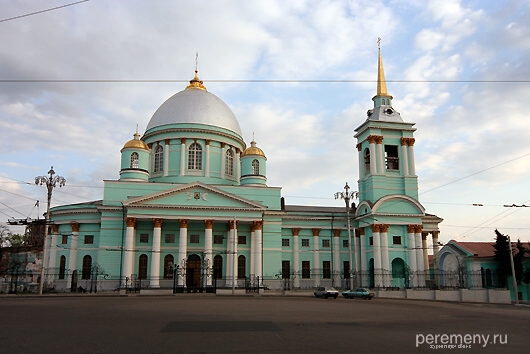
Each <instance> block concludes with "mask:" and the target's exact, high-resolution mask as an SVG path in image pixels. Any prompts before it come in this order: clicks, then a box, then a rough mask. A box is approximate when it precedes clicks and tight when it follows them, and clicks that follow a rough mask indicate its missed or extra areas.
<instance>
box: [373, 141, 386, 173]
mask: <svg viewBox="0 0 530 354" xmlns="http://www.w3.org/2000/svg"><path fill="white" fill-rule="evenodd" d="M375 149H376V151H377V172H378V173H385V155H384V153H383V137H382V136H377V138H376V144H375Z"/></svg>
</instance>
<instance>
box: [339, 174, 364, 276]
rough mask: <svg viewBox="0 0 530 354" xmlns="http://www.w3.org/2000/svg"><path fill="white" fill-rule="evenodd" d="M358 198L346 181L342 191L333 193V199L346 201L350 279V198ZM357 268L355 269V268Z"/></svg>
mask: <svg viewBox="0 0 530 354" xmlns="http://www.w3.org/2000/svg"><path fill="white" fill-rule="evenodd" d="M358 198H359V192H357V191H352V192H350V186H348V182H346V185H345V186H344V192H337V193H335V199H344V202H345V203H346V217H347V224H348V250H349V254H348V255H349V257H350V259H349V261H350V269H349V272H350V281H351V279H352V269H353V257H352V254H351V245H352V243H351V231H350V207H351V206H350V200H351V199H358ZM355 270H357V269H355Z"/></svg>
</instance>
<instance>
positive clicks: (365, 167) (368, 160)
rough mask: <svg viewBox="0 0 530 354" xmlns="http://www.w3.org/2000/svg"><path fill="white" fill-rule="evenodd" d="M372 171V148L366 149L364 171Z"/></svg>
mask: <svg viewBox="0 0 530 354" xmlns="http://www.w3.org/2000/svg"><path fill="white" fill-rule="evenodd" d="M368 172H370V149H368V148H366V149H364V173H368Z"/></svg>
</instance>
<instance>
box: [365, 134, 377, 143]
mask: <svg viewBox="0 0 530 354" xmlns="http://www.w3.org/2000/svg"><path fill="white" fill-rule="evenodd" d="M376 137H377V135H368V138H367V139H368V143H370V144H375V138H376Z"/></svg>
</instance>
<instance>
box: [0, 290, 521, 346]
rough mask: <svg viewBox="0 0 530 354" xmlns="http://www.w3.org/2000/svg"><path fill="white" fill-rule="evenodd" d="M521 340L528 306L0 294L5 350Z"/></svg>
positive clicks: (496, 343) (478, 343)
mask: <svg viewBox="0 0 530 354" xmlns="http://www.w3.org/2000/svg"><path fill="white" fill-rule="evenodd" d="M436 335H438V336H436ZM444 335H446V337H444ZM495 335H497V336H496V337H495ZM529 339H530V307H515V306H511V305H486V304H468V303H443V302H428V301H408V300H390V299H374V300H371V301H368V300H360V299H355V300H348V299H343V298H338V299H336V300H335V299H315V298H309V297H259V296H256V297H229V296H227V297H220V296H213V295H211V296H206V295H194V294H185V295H179V296H168V297H147V296H129V297H101V296H89V295H86V296H84V295H82V296H79V297H58V296H55V297H54V296H43V297H41V298H38V297H33V298H24V297H0V353H9V354H18V353H54V354H61V353H98V354H99V353H108V354H114V353H326V354H331V353H354V352H355V353H424V352H430V353H446V352H455V351H456V352H463V353H499V352H502V353H528V352H530V340H529ZM473 342H474V343H473ZM459 344H461V347H460V348H459V347H458V345H459ZM435 345H446V346H448V345H456V347H455V348H453V349H448V348H449V347H446V348H445V349H436V348H437V347H431V346H435ZM463 345H465V346H467V345H470V346H471V348H462V346H463Z"/></svg>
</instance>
